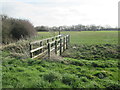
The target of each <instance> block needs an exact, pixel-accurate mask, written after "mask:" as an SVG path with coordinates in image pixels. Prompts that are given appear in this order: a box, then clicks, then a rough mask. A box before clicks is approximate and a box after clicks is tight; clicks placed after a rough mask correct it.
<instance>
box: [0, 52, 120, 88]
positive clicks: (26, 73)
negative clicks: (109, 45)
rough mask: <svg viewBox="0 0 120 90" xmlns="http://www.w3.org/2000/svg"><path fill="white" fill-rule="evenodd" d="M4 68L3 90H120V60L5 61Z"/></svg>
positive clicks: (11, 59) (14, 59) (12, 59)
mask: <svg viewBox="0 0 120 90" xmlns="http://www.w3.org/2000/svg"><path fill="white" fill-rule="evenodd" d="M7 54H8V53H4V55H7ZM2 68H3V80H2V81H3V82H2V83H3V88H112V89H118V88H120V85H119V84H118V60H117V59H110V60H96V61H95V60H93V61H90V60H83V59H72V58H64V59H63V60H62V61H50V60H33V59H24V60H19V59H16V58H10V57H6V58H4V61H3V66H2Z"/></svg>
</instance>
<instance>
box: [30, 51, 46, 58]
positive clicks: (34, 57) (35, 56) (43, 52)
mask: <svg viewBox="0 0 120 90" xmlns="http://www.w3.org/2000/svg"><path fill="white" fill-rule="evenodd" d="M47 52H48V50H45V51H44V52H42V53H40V54H38V55H36V56H34V57H32V59H34V58H37V57H40V56H42V55H44V54H45V53H47Z"/></svg>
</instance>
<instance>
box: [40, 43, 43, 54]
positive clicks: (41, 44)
mask: <svg viewBox="0 0 120 90" xmlns="http://www.w3.org/2000/svg"><path fill="white" fill-rule="evenodd" d="M41 46H43V42H42V41H40V47H41ZM42 52H43V49H41V50H40V53H42Z"/></svg>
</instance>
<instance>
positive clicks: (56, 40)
mask: <svg viewBox="0 0 120 90" xmlns="http://www.w3.org/2000/svg"><path fill="white" fill-rule="evenodd" d="M55 54H57V40H55Z"/></svg>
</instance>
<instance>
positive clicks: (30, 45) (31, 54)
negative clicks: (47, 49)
mask: <svg viewBox="0 0 120 90" xmlns="http://www.w3.org/2000/svg"><path fill="white" fill-rule="evenodd" d="M29 50H30V58H32V57H33V53H31V50H32V44H30V43H29Z"/></svg>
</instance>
